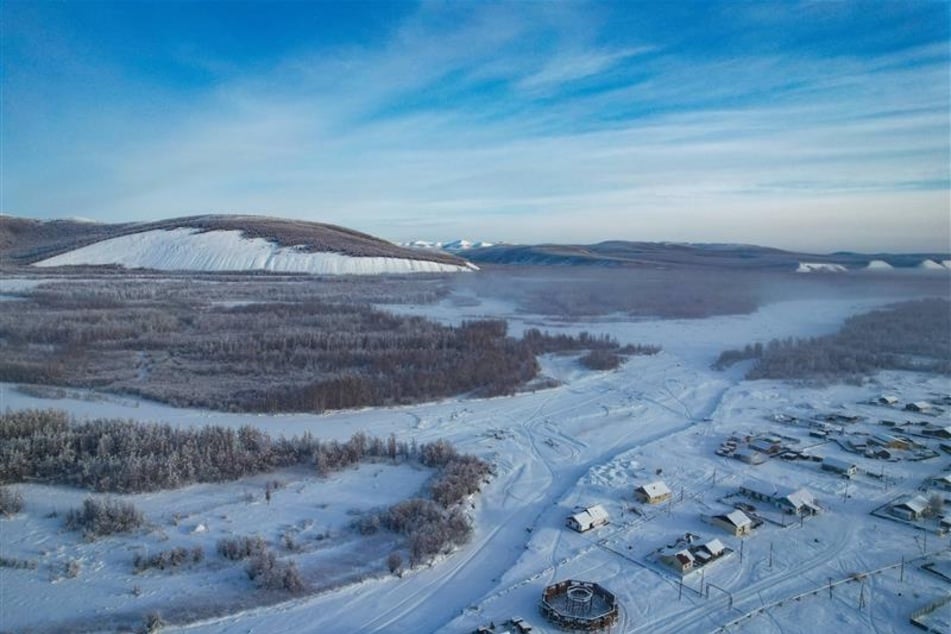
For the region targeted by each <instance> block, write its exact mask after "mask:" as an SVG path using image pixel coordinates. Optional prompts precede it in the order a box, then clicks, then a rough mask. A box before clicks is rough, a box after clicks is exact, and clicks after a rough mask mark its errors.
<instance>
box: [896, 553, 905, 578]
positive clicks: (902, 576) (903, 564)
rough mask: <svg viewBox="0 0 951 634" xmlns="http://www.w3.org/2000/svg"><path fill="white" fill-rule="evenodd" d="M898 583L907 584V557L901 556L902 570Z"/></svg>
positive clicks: (900, 569) (900, 570)
mask: <svg viewBox="0 0 951 634" xmlns="http://www.w3.org/2000/svg"><path fill="white" fill-rule="evenodd" d="M898 583H905V556H904V555H902V556H901V568H899V573H898Z"/></svg>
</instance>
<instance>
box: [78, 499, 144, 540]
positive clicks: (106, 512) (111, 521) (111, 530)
mask: <svg viewBox="0 0 951 634" xmlns="http://www.w3.org/2000/svg"><path fill="white" fill-rule="evenodd" d="M144 524H145V516H144V515H143V514H142V512H141V511H139V510H138V509H136V508H135V506H133V505H132V504H131V503H130V502H122V501H119V500H112V499H107V500H105V501H99V500H97V499H95V498H86V499H85V500H83V505H82V508H79V509H71V510H70V511H69V513H68V514H67V515H66V528H68V529H70V530H76V531H78V530H81V531H82V532H83V535H84V536H85V537H86V538H87V539H96V538H97V537H105V536H107V535H113V534H115V533H129V532H132V531H134V530H135V529H137V528H140V527H141V526H143V525H144Z"/></svg>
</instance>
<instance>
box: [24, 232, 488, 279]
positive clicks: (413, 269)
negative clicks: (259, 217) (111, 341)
mask: <svg viewBox="0 0 951 634" xmlns="http://www.w3.org/2000/svg"><path fill="white" fill-rule="evenodd" d="M76 265H119V266H122V267H125V268H147V269H157V270H162V271H272V272H281V273H312V274H319V275H374V274H384V273H395V274H399V273H431V272H457V271H467V270H473V269H475V267H474V266H472V265H457V264H450V263H445V262H435V261H432V260H423V259H412V258H398V257H380V256H364V257H361V256H352V255H346V254H342V253H334V252H329V251H316V252H309V251H306V250H304V249H303V248H302V247H300V246H291V247H285V246H280V245H278V244H276V243H275V242H272V241H270V240H266V239H264V238H249V237H247V236H245V235H243V234H242V232H241V231H237V230H230V231H221V230H219V231H202V230H201V229H197V228H192V227H178V228H175V229H154V230H151V231H143V232H140V233H132V234H129V235H123V236H119V237H116V238H110V239H108V240H101V241H99V242H95V243H93V244H90V245H88V246H85V247H81V248H78V249H74V250H72V251H68V252H66V253H63V254H60V255H57V256H54V257H51V258H47V259H45V260H41V261H39V262H36V263H35V264H34V266H40V267H50V266H76Z"/></svg>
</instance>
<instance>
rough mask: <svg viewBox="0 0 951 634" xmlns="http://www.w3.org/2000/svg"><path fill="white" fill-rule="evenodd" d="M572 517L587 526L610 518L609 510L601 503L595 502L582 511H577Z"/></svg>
mask: <svg viewBox="0 0 951 634" xmlns="http://www.w3.org/2000/svg"><path fill="white" fill-rule="evenodd" d="M571 518H572V519H573V520H574V521H576V522H577V523H578V524H581V525H582V526H586V525H588V524H590V523H591V522H602V521H605V520H607V519H608V518H609V515H608V512H607V511H606V510H604V507H603V506H601V505H600V504H595V505H594V506H592V507H589V508H586V509H585V510H583V511H581V512H580V513H576V514H574V515H572V516H571Z"/></svg>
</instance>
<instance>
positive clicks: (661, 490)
mask: <svg viewBox="0 0 951 634" xmlns="http://www.w3.org/2000/svg"><path fill="white" fill-rule="evenodd" d="M640 490H641V491H643V492H644V493H646V494H647V495H648V496H650V497H652V498H656V497H661V496H663V495H670V489H669V488H667V485H666V484H664V482H663V480H657V481H656V482H651V483H649V484H645V485H644V486H642V487H641V488H640Z"/></svg>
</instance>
